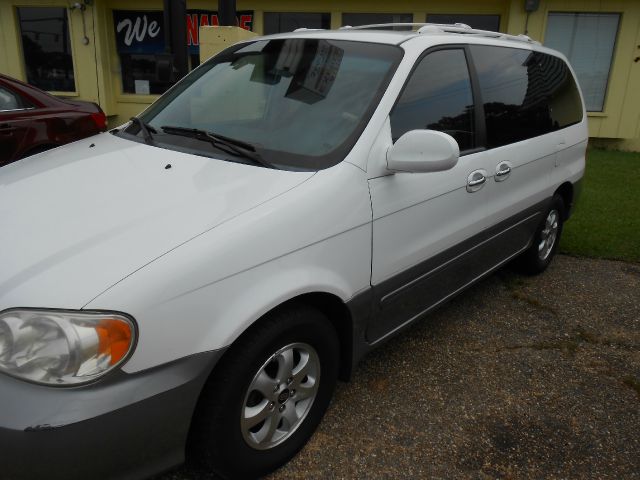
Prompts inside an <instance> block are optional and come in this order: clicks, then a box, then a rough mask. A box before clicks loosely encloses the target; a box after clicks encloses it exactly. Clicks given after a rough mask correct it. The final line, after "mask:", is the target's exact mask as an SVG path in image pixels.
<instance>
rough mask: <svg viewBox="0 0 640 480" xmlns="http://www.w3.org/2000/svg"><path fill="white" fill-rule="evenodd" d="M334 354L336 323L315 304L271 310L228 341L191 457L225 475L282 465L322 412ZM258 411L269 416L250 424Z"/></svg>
mask: <svg viewBox="0 0 640 480" xmlns="http://www.w3.org/2000/svg"><path fill="white" fill-rule="evenodd" d="M339 352H340V348H339V342H338V338H337V335H336V332H335V329H334V328H333V326H332V325H331V322H330V321H329V319H328V318H326V316H325V315H324V314H322V313H321V312H319V311H318V310H316V309H313V308H311V307H308V306H306V305H296V306H295V307H289V308H286V309H282V310H276V311H275V312H272V313H271V314H269V315H268V316H267V317H265V318H264V319H263V320H262V321H261V322H260V323H259V324H258V325H257V326H256V327H252V329H250V330H249V331H248V332H247V334H245V335H244V336H243V337H241V338H240V340H239V341H238V343H237V344H234V345H233V346H232V347H231V349H230V350H229V351H228V352H227V353H226V354H225V355H224V357H223V359H222V360H221V363H220V364H219V365H218V366H217V367H216V369H215V370H214V373H213V374H212V377H211V378H210V379H209V380H208V382H207V384H206V385H205V387H204V389H203V392H202V395H201V397H200V399H199V401H198V407H197V409H196V414H195V416H194V421H193V424H192V432H191V433H192V435H191V437H190V445H189V447H190V450H191V451H192V452H193V453H195V454H196V456H197V458H196V459H197V460H198V461H199V462H200V463H201V464H202V465H203V466H204V467H205V468H208V469H210V470H213V471H214V472H216V473H217V474H218V475H220V476H222V477H223V478H228V479H243V478H256V477H260V476H262V475H265V474H267V473H269V472H271V471H273V470H275V469H276V468H278V467H280V466H281V465H283V464H285V463H286V462H287V461H288V460H290V459H291V458H292V457H293V456H294V455H295V454H296V453H297V452H298V451H299V450H300V449H301V448H302V447H303V446H304V445H305V444H306V443H307V441H308V440H309V438H310V437H311V435H312V434H313V432H314V431H315V429H316V427H317V426H318V425H319V423H320V421H321V420H322V417H323V416H324V413H325V411H326V409H327V407H328V405H329V402H330V401H331V397H332V396H333V391H334V389H335V385H336V381H337V377H338V366H339V355H340V353H339ZM274 358H277V361H274V360H273V359H274ZM286 358H291V359H292V360H293V361H292V362H291V363H287V362H286V361H285V359H286ZM305 362H306V363H305ZM290 365H293V369H291V368H289V366H290ZM302 365H306V366H307V370H305V371H304V372H303V373H300V372H301V370H302V369H301V366H302ZM289 372H292V373H291V374H290V373H289ZM305 374H306V375H305ZM302 375H305V376H302ZM279 377H280V378H279ZM284 377H287V378H284ZM278 378H279V380H280V381H279V382H277V381H276V380H277V379H278ZM288 382H291V383H288ZM276 383H279V386H278V389H277V391H276V390H275V387H276ZM265 386H266V387H265ZM250 387H252V388H250ZM253 387H255V388H253ZM296 389H297V391H296ZM245 407H246V408H245ZM258 411H259V412H261V414H264V415H266V417H265V419H264V420H262V421H258V423H256V424H255V425H254V426H253V427H250V425H251V424H253V423H254V422H256V420H258V419H260V418H263V417H262V416H261V415H255V416H254V415H253V413H254V412H258ZM272 425H274V426H276V430H275V431H274V432H273V433H271V432H272V430H273V429H271V430H270V427H271V426H272ZM283 432H284V433H283Z"/></svg>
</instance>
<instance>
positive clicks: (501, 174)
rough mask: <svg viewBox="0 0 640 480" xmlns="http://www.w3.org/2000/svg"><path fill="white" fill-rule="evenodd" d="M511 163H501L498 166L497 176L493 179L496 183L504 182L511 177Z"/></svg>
mask: <svg viewBox="0 0 640 480" xmlns="http://www.w3.org/2000/svg"><path fill="white" fill-rule="evenodd" d="M511 167H512V165H511V162H506V161H505V162H500V163H499V164H498V165H496V174H495V176H494V177H493V178H494V179H495V181H496V182H504V181H505V180H506V179H507V178H509V175H511Z"/></svg>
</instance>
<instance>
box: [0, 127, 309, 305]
mask: <svg viewBox="0 0 640 480" xmlns="http://www.w3.org/2000/svg"><path fill="white" fill-rule="evenodd" d="M312 175H313V173H312V172H288V171H281V170H272V169H267V168H262V167H257V166H253V165H243V164H239V163H233V162H228V161H224V160H216V159H211V158H205V157H199V156H195V155H189V154H185V153H181V152H176V151H172V150H166V149H162V148H157V147H153V146H149V145H145V144H142V143H138V142H134V141H130V140H126V139H122V138H119V137H116V136H114V135H111V134H108V133H104V134H100V135H97V136H94V137H91V138H88V139H85V140H81V141H79V142H75V143H73V144H70V145H66V146H63V147H60V148H56V149H55V150H51V151H49V152H44V153H42V154H39V155H36V156H33V157H29V158H27V159H24V160H21V161H19V162H16V163H14V164H10V165H8V166H5V167H2V168H0V310H3V309H5V308H10V307H18V306H20V307H49V308H81V307H82V306H83V305H85V304H86V303H88V302H89V301H90V300H91V299H93V298H94V297H95V296H96V295H98V294H100V293H101V292H103V291H104V290H105V289H107V288H109V287H110V286H112V285H114V284H115V283H117V282H118V281H120V280H121V279H122V278H124V277H126V276H127V275H130V274H131V273H133V272H134V271H136V270H137V269H139V268H141V267H143V266H144V265H146V264H148V263H149V262H152V261H153V260H154V259H156V258H158V257H159V256H161V255H163V254H165V253H167V252H168V251H170V250H171V249H173V248H176V247H177V246H179V245H181V244H183V243H184V242H187V241H189V240H190V239H192V238H193V237H195V236H197V235H199V234H201V233H203V232H205V231H207V230H209V229H211V228H214V227H215V226H217V225H219V224H221V223H222V222H225V221H226V220H229V219H230V218H233V217H235V216H237V215H240V214H242V213H243V212H245V211H247V210H249V209H251V208H253V207H256V206H257V205H260V204H262V203H264V202H266V201H268V200H269V199H271V198H274V197H276V196H278V195H280V194H282V193H284V192H286V191H288V190H290V189H292V188H294V187H296V186H297V185H299V184H300V183H302V182H304V181H305V180H306V179H308V178H310V177H311V176H312Z"/></svg>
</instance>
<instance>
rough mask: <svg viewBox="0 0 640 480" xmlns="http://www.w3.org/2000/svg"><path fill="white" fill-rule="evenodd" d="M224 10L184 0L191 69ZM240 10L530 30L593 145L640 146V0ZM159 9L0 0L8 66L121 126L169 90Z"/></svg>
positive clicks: (253, 0) (447, 0)
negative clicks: (550, 55) (577, 88)
mask: <svg viewBox="0 0 640 480" xmlns="http://www.w3.org/2000/svg"><path fill="white" fill-rule="evenodd" d="M216 8H217V0H187V9H188V12H187V16H186V18H185V22H186V25H187V43H188V48H189V58H190V65H191V66H195V65H197V64H198V62H199V49H198V45H199V42H198V40H199V39H198V27H199V26H200V25H215V24H217V15H216V12H215V10H216ZM237 8H238V24H239V26H241V27H243V28H245V29H249V30H253V31H255V32H257V33H259V34H263V33H264V34H267V33H276V32H281V31H290V30H293V29H295V28H299V27H308V28H338V27H340V26H343V25H352V26H355V25H361V24H368V23H387V22H418V23H419V22H425V21H428V22H434V23H454V22H461V23H466V24H469V25H471V26H472V27H474V28H482V29H486V30H496V31H500V32H505V33H511V34H520V33H525V32H526V33H527V34H528V35H529V36H530V37H532V38H534V39H536V40H538V41H540V42H542V43H543V44H545V45H548V46H550V47H552V48H555V49H557V50H560V51H562V52H563V53H565V55H567V57H568V58H569V60H570V61H571V63H572V65H573V67H574V69H575V70H576V72H577V75H578V80H579V82H580V85H581V87H582V90H583V93H584V95H585V101H586V104H587V110H588V111H589V129H590V135H591V137H592V138H593V140H594V143H597V144H602V145H605V146H610V147H612V148H621V149H628V150H638V151H640V2H639V1H638V0H540V1H539V2H536V1H525V0H396V1H395V2H388V1H381V0H306V1H304V2H302V1H300V0H297V1H296V0H237ZM161 10H162V0H78V3H75V2H73V1H71V2H70V1H68V0H1V1H0V72H2V73H5V74H8V75H10V76H12V77H15V78H18V79H21V80H24V81H27V82H29V83H31V84H33V85H36V86H38V87H40V88H42V89H44V90H47V91H50V92H52V93H54V94H55V95H59V96H63V97H69V98H78V99H82V100H89V101H93V102H96V103H98V104H100V106H101V107H102V108H103V110H104V111H105V112H106V113H107V115H108V116H109V122H110V125H111V126H115V125H118V124H120V123H123V122H124V121H126V120H127V119H128V118H129V117H131V116H132V115H135V114H137V113H139V112H140V111H141V110H143V109H144V108H145V107H146V106H148V105H149V104H150V103H152V102H153V101H154V100H155V99H156V98H158V95H159V94H161V93H162V92H163V91H165V90H166V89H167V88H168V87H169V86H170V83H168V82H166V81H163V80H162V75H161V74H159V72H158V70H159V68H160V67H161V66H162V64H163V58H165V57H163V52H164V32H163V29H164V24H163V17H162V11H161ZM527 10H529V11H527Z"/></svg>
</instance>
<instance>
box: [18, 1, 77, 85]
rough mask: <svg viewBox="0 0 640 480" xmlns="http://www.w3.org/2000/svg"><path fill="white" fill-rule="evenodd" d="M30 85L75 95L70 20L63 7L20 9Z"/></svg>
mask: <svg viewBox="0 0 640 480" xmlns="http://www.w3.org/2000/svg"><path fill="white" fill-rule="evenodd" d="M18 19H19V22H20V33H21V35H22V53H23V55H24V64H25V70H26V72H27V82H28V83H30V84H31V85H34V86H36V87H38V88H41V89H42V90H48V91H56V92H74V91H75V89H76V85H75V80H74V74H73V59H72V57H71V41H70V37H69V20H68V18H67V12H66V9H64V8H52V7H46V8H44V7H43V8H39V7H38V8H36V7H20V8H18Z"/></svg>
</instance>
